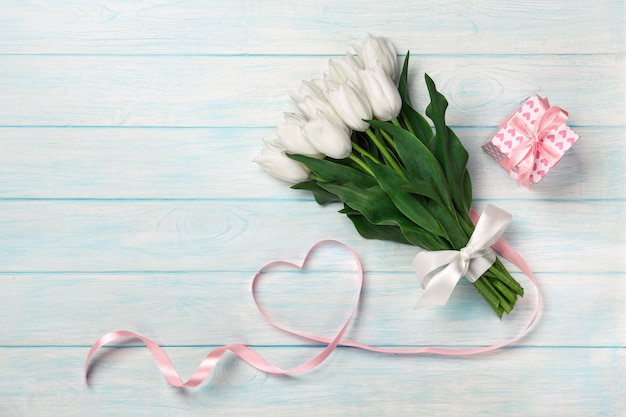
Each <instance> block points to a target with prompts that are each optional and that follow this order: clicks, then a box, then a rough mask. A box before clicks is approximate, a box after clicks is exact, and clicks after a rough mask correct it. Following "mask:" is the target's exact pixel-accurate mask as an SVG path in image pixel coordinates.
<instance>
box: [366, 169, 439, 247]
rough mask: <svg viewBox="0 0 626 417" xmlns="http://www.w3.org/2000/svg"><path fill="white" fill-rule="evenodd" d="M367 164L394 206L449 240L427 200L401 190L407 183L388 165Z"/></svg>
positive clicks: (417, 222) (430, 230) (417, 223)
mask: <svg viewBox="0 0 626 417" xmlns="http://www.w3.org/2000/svg"><path fill="white" fill-rule="evenodd" d="M366 163H367V165H368V166H369V167H370V169H371V170H372V172H374V175H375V176H376V179H377V180H378V183H379V184H380V188H382V189H383V190H384V191H385V192H386V193H387V194H388V195H389V197H390V198H391V201H392V202H393V204H395V206H396V207H397V208H398V210H399V211H400V212H401V213H402V214H404V215H405V216H406V217H407V218H409V220H411V221H412V222H413V223H415V224H416V225H417V226H419V227H421V228H423V229H424V230H426V231H428V232H430V233H432V234H434V235H435V236H440V237H443V238H444V239H448V234H447V233H446V231H445V230H444V229H443V228H442V227H441V224H440V223H439V222H438V221H437V219H436V218H435V217H434V216H433V215H432V214H431V213H430V212H429V210H428V208H427V207H426V204H425V200H424V199H423V198H418V197H417V196H415V195H413V194H411V193H409V192H407V191H403V190H401V189H400V187H401V186H402V185H406V184H407V181H406V180H405V179H404V178H403V177H402V176H400V174H398V173H396V172H395V171H394V170H393V169H391V168H389V167H388V166H386V165H382V164H377V163H374V162H370V161H366Z"/></svg>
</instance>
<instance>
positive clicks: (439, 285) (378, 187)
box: [255, 36, 524, 317]
mask: <svg viewBox="0 0 626 417" xmlns="http://www.w3.org/2000/svg"><path fill="white" fill-rule="evenodd" d="M409 55H410V54H409V53H408V52H407V55H406V58H405V60H404V65H403V66H402V68H401V69H400V68H399V67H398V63H397V54H396V51H395V48H394V47H393V44H392V43H391V42H390V41H389V40H388V39H386V38H383V37H373V36H369V37H368V38H367V39H366V40H365V41H364V42H363V43H362V44H361V45H359V46H355V53H348V54H346V56H345V57H342V58H333V59H330V61H329V69H328V71H327V72H326V73H325V75H324V79H317V80H311V81H303V82H302V85H301V87H300V89H299V90H298V91H292V92H290V96H291V98H292V99H293V100H294V101H295V103H296V104H297V106H298V108H299V110H300V111H299V112H296V113H287V114H285V122H284V123H283V124H281V125H280V126H278V128H277V131H276V134H277V138H276V140H275V141H274V143H268V144H267V145H266V147H265V148H264V149H263V150H262V151H261V153H260V154H259V156H257V157H256V158H255V162H257V163H258V164H260V165H261V166H262V167H263V168H264V169H265V170H266V171H268V172H269V173H270V174H272V175H274V176H276V177H278V178H280V179H283V180H285V181H288V182H291V183H293V185H292V188H294V189H299V190H308V191H310V192H312V193H313V195H314V197H315V200H316V201H317V202H318V203H319V204H328V203H330V202H340V203H342V204H343V208H342V209H341V210H340V212H341V213H343V214H345V215H347V216H348V217H349V218H350V220H351V221H352V223H353V224H354V226H355V228H356V229H357V231H358V232H359V233H360V234H361V235H362V236H363V237H365V238H372V239H382V240H389V241H395V242H400V243H405V244H410V245H413V246H417V247H419V248H422V249H425V250H423V251H420V252H419V253H418V254H417V255H416V257H415V259H414V261H413V267H414V269H415V271H416V272H417V274H418V278H419V280H420V283H421V285H422V287H423V288H424V292H423V294H422V296H421V298H420V299H419V300H418V303H417V306H418V307H425V306H432V305H444V304H445V303H446V302H447V300H448V298H449V296H450V294H451V293H452V291H453V289H454V287H455V286H456V284H457V282H458V281H459V280H460V279H461V277H463V276H465V277H466V278H467V279H468V280H469V281H470V282H472V284H473V285H474V287H475V288H476V289H477V290H478V292H479V293H480V294H481V295H482V296H483V297H484V299H485V300H486V301H487V303H488V304H489V305H490V306H491V308H492V309H493V310H494V311H495V313H496V314H497V315H498V317H502V315H503V314H504V313H507V314H508V313H510V312H511V311H512V310H513V308H514V306H515V303H516V300H517V297H518V296H523V294H524V289H523V288H522V286H521V285H520V284H519V283H518V282H517V281H516V280H515V279H514V278H513V277H512V276H511V275H510V273H509V272H508V271H507V269H506V268H505V266H504V265H503V264H502V262H501V261H500V259H499V258H498V257H497V256H496V253H495V252H494V251H493V249H491V245H493V244H494V243H495V242H496V241H497V240H498V238H499V237H500V236H501V235H502V233H503V232H504V229H505V228H506V226H507V224H508V222H509V220H510V215H509V214H508V213H506V212H504V211H502V210H500V209H498V208H496V207H494V206H491V205H487V207H486V208H485V211H484V212H483V215H482V216H481V217H480V220H478V222H477V223H476V224H474V223H473V221H472V218H471V216H470V214H471V213H470V212H471V203H472V185H471V179H470V175H469V172H468V171H467V160H468V153H467V151H466V149H465V148H464V146H463V144H462V143H461V141H460V140H459V138H458V137H457V136H456V134H455V133H454V132H453V130H452V129H451V128H450V127H448V126H447V125H446V122H445V112H446V109H447V106H448V102H447V100H446V98H445V97H444V96H443V95H442V94H441V93H440V92H439V91H437V88H436V86H435V83H434V81H433V80H432V79H431V78H430V77H429V76H428V75H426V76H425V80H426V87H427V89H428V93H429V96H430V104H429V105H428V106H427V108H426V112H425V114H426V116H427V117H428V118H429V119H430V120H431V122H432V125H433V126H434V128H433V126H431V123H429V122H428V121H427V120H426V118H425V117H424V116H423V115H421V114H420V113H419V112H417V111H416V110H415V109H414V107H413V106H412V104H411V101H410V98H409V91H408V67H409Z"/></svg>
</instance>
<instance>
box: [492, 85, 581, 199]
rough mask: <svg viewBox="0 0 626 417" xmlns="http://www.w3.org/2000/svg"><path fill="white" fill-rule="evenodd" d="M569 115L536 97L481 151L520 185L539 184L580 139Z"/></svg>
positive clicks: (499, 129) (510, 119)
mask: <svg viewBox="0 0 626 417" xmlns="http://www.w3.org/2000/svg"><path fill="white" fill-rule="evenodd" d="M567 117H568V114H567V112H566V111H565V110H563V109H561V108H560V107H556V106H550V103H549V102H548V99H547V98H542V97H540V96H539V95H537V94H533V95H532V96H530V97H529V98H527V99H526V100H525V101H524V102H523V103H522V105H521V106H520V107H519V108H518V109H517V111H515V112H514V113H513V114H511V115H510V116H509V117H507V118H506V119H505V120H504V121H503V122H502V123H501V124H500V125H499V126H498V131H497V132H496V133H495V134H494V135H493V137H492V138H491V139H489V140H488V141H487V142H485V144H484V145H483V146H482V148H483V149H484V150H485V151H486V152H487V153H488V154H489V155H490V156H491V157H492V158H494V159H495V160H496V161H498V162H499V164H500V165H501V166H502V167H503V168H504V169H506V170H507V171H509V173H510V174H511V177H513V178H515V179H517V181H518V184H523V185H525V186H527V187H530V183H533V184H536V183H538V182H539V181H541V179H542V178H543V177H544V176H545V175H546V174H547V173H548V171H550V169H552V168H554V166H555V165H556V164H557V163H558V162H559V161H560V160H561V157H562V156H563V155H564V154H565V153H566V152H567V151H568V150H569V149H570V148H571V147H572V145H573V144H574V143H575V142H576V141H577V140H578V138H579V135H578V134H577V133H576V132H575V131H574V130H572V129H571V128H570V127H569V126H568V125H567V123H566V122H567Z"/></svg>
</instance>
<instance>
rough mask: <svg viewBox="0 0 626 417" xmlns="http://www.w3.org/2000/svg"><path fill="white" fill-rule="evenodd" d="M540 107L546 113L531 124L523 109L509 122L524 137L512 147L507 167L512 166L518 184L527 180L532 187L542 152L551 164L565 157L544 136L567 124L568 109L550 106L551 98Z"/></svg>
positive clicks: (524, 183) (543, 156)
mask: <svg viewBox="0 0 626 417" xmlns="http://www.w3.org/2000/svg"><path fill="white" fill-rule="evenodd" d="M539 109H540V110H539V111H542V112H543V114H542V115H541V116H540V117H539V119H537V121H536V122H535V123H534V124H533V125H532V127H531V128H529V126H528V124H527V123H526V122H525V121H524V120H523V118H522V117H521V116H520V115H519V113H516V114H515V115H514V116H513V117H511V119H510V120H509V126H511V127H512V128H514V129H515V130H516V131H518V132H519V133H520V134H521V135H522V136H523V137H524V139H523V140H522V141H521V142H520V144H519V145H518V146H517V147H516V148H515V149H513V151H511V155H510V156H509V160H508V161H507V163H506V164H505V168H506V169H507V170H509V173H510V174H511V176H512V177H513V178H515V179H517V183H518V185H519V184H523V185H525V186H526V187H528V188H530V174H531V172H532V170H533V167H534V165H535V160H536V159H537V158H539V155H541V157H542V158H545V159H547V160H548V164H549V165H550V166H551V167H552V166H554V164H556V163H557V162H558V161H559V158H561V156H562V155H561V154H560V153H559V152H558V151H557V150H556V149H554V148H552V147H550V146H549V145H546V143H545V142H544V139H545V137H546V136H547V135H548V133H550V132H551V131H552V130H554V129H557V128H558V127H559V126H561V125H563V123H565V122H566V121H567V117H568V114H567V112H566V111H565V110H563V109H562V108H560V107H557V106H550V105H549V104H548V102H547V100H542V101H541V106H540V107H539Z"/></svg>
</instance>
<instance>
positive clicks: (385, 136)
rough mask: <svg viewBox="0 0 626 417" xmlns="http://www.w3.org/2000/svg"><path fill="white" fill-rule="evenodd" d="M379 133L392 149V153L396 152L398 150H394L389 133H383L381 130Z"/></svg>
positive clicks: (394, 145) (394, 146)
mask: <svg viewBox="0 0 626 417" xmlns="http://www.w3.org/2000/svg"><path fill="white" fill-rule="evenodd" d="M380 133H382V135H383V137H384V138H385V140H386V141H387V143H388V144H389V145H390V146H391V147H392V148H393V149H394V151H396V152H397V151H398V150H397V148H396V144H395V143H394V142H393V139H392V138H391V136H389V133H387V132H385V131H384V130H381V131H380Z"/></svg>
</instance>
